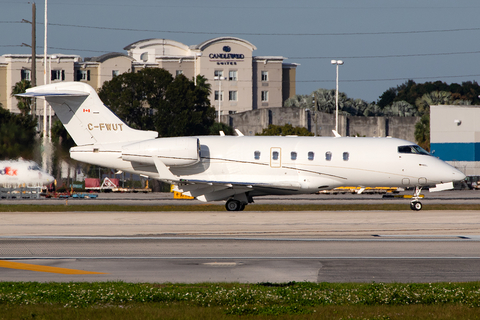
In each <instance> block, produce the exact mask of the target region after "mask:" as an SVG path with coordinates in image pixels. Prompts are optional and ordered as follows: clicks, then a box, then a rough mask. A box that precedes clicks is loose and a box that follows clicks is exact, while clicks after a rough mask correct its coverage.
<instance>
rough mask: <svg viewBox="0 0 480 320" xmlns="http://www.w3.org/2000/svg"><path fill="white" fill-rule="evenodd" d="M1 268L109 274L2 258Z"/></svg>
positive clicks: (0, 261) (62, 272)
mask: <svg viewBox="0 0 480 320" xmlns="http://www.w3.org/2000/svg"><path fill="white" fill-rule="evenodd" d="M0 268H9V269H18V270H29V271H38V272H50V273H61V274H108V273H105V272H94V271H85V270H76V269H67V268H57V267H49V266H39V265H36V264H28V263H20V262H11V261H3V260H0Z"/></svg>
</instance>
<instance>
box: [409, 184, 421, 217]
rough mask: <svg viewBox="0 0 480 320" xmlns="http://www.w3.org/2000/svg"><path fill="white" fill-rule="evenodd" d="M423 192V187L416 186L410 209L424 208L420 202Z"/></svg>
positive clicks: (418, 209)
mask: <svg viewBox="0 0 480 320" xmlns="http://www.w3.org/2000/svg"><path fill="white" fill-rule="evenodd" d="M421 192H422V187H415V191H414V192H413V197H412V202H410V209H412V210H415V211H420V210H422V207H423V205H422V203H421V202H420V200H419V199H420V193H421Z"/></svg>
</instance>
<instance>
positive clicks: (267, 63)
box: [253, 58, 283, 109]
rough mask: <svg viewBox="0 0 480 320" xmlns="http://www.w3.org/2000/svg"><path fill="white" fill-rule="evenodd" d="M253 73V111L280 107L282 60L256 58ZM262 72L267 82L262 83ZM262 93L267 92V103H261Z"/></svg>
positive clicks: (281, 102) (281, 101)
mask: <svg viewBox="0 0 480 320" xmlns="http://www.w3.org/2000/svg"><path fill="white" fill-rule="evenodd" d="M253 70H254V72H255V77H254V79H255V80H256V81H255V83H254V90H255V98H254V99H255V101H254V107H253V109H261V108H276V107H281V106H282V104H283V100H282V77H283V72H282V60H277V59H275V60H273V59H272V60H269V59H268V58H264V59H262V58H256V59H255V62H254V64H253ZM262 72H267V74H268V78H267V81H262ZM262 91H268V101H262Z"/></svg>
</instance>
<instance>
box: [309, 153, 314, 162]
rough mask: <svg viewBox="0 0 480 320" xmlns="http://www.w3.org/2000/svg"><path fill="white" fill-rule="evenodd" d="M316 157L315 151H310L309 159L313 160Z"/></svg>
mask: <svg viewBox="0 0 480 320" xmlns="http://www.w3.org/2000/svg"><path fill="white" fill-rule="evenodd" d="M314 158H315V153H314V152H313V151H310V152H308V160H310V161H312V160H313V159H314Z"/></svg>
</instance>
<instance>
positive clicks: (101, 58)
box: [84, 52, 133, 62]
mask: <svg viewBox="0 0 480 320" xmlns="http://www.w3.org/2000/svg"><path fill="white" fill-rule="evenodd" d="M117 57H125V58H128V59H130V60H133V59H132V58H131V57H129V56H127V55H126V54H123V53H120V52H110V53H105V54H103V55H101V56H98V57H91V58H85V59H84V61H85V62H104V61H106V60H108V59H112V58H117Z"/></svg>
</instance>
